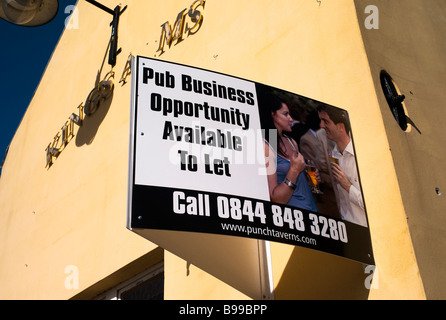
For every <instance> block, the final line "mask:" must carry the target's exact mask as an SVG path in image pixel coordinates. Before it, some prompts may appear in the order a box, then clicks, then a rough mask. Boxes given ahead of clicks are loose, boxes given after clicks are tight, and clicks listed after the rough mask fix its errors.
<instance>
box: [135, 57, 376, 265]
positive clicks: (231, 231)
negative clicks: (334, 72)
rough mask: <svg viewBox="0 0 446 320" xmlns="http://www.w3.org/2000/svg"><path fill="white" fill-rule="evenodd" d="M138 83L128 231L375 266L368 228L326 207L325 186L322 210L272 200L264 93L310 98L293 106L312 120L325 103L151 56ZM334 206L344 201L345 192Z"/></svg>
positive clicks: (141, 64) (142, 61) (138, 63)
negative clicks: (206, 238)
mask: <svg viewBox="0 0 446 320" xmlns="http://www.w3.org/2000/svg"><path fill="white" fill-rule="evenodd" d="M132 77H133V80H132V113H131V141H130V142H131V143H130V145H131V148H130V170H129V175H130V178H129V180H130V182H129V213H128V228H129V229H157V230H174V231H191V232H200V233H211V234H221V235H228V236H238V237H248V238H255V239H263V240H269V241H277V242H282V243H287V244H292V245H297V246H302V247H307V248H311V249H314V250H320V251H324V252H327V253H331V254H335V255H339V256H343V257H346V258H349V259H353V260H357V261H360V262H363V263H367V264H373V263H374V260H373V254H372V248H371V241H370V233H369V230H368V227H367V225H364V224H362V225H361V224H358V223H356V222H355V221H353V222H352V221H349V220H348V219H344V218H343V216H339V217H337V216H333V215H331V214H329V213H328V211H327V212H324V210H326V209H320V208H324V206H322V202H323V201H325V200H324V199H323V196H322V195H323V194H324V193H323V191H324V190H322V195H321V194H316V193H311V192H310V194H311V195H312V197H314V199H312V200H311V201H312V203H314V204H315V205H316V206H315V208H314V210H312V209H309V208H306V207H300V206H296V205H289V204H278V203H275V202H272V201H270V199H271V198H270V185H269V183H268V174H271V173H270V172H269V167H268V168H267V162H268V160H267V158H266V157H265V153H266V150H267V149H268V147H267V146H270V148H272V149H274V148H275V143H270V144H267V143H266V142H265V131H267V130H269V131H271V130H270V129H271V128H265V126H264V122H265V120H264V118H265V114H266V117H268V112H265V110H264V109H265V105H266V104H267V103H269V101H268V98H265V97H266V96H267V95H277V96H280V97H282V98H283V97H286V99H291V100H293V99H294V100H296V101H297V100H300V101H303V102H304V104H305V103H306V102H308V103H306V106H304V107H302V105H301V106H300V107H298V108H297V109H296V110H294V109H293V112H294V113H296V112H297V113H298V114H299V112H300V113H302V112H303V111H302V110H304V113H305V116H307V115H308V114H309V113H311V111H312V108H313V109H314V110H315V108H316V105H317V104H318V102H317V101H315V100H311V99H307V98H304V97H301V96H299V95H296V94H291V93H288V92H284V91H282V90H279V89H275V88H270V87H268V86H264V85H261V84H258V83H255V82H251V81H247V80H243V79H239V78H236V77H232V76H228V75H224V74H220V73H216V72H211V71H207V70H202V69H198V68H192V67H188V66H184V65H179V64H174V63H168V62H163V61H159V60H154V59H150V58H144V57H136V58H134V61H133V68H132ZM286 99H285V100H286ZM285 100H284V101H285ZM291 100H288V101H291ZM288 105H290V108H289V109H290V111H291V109H292V108H293V107H292V106H291V105H292V103H291V102H288ZM314 110H313V111H314ZM302 116H303V115H302ZM303 128H304V129H305V130H304V131H302V132H301V134H300V135H299V137H298V138H295V139H294V140H295V141H296V140H298V141H299V142H300V137H302V135H303V133H305V132H309V131H308V127H305V126H303ZM327 132H328V129H327ZM273 136H274V135H273ZM302 141H303V140H302ZM297 144H298V142H297V141H296V145H297ZM301 151H302V154H303V150H301ZM328 156H331V154H330V155H328V154H327V157H328ZM327 159H328V158H327ZM341 161H342V160H341ZM277 170H279V166H277ZM277 175H278V176H279V172H277ZM305 176H306V179H305V182H306V183H308V186H305V188H307V187H308V188H310V185H311V179H310V178H309V176H308V175H307V174H305ZM358 179H359V177H358ZM319 181H320V182H321V180H320V177H319ZM333 181H334V180H333ZM301 182H302V181H301ZM296 183H298V182H296ZM358 183H359V181H358ZM336 184H339V183H338V182H335V183H334V185H335V188H336ZM322 185H323V183H322V182H321V186H322ZM352 185H355V183H352ZM297 189H299V188H297ZM357 189H358V192H359V195H361V194H360V192H361V188H360V185H359V188H357ZM296 192H297V191H296ZM325 194H326V195H328V193H325ZM331 200H333V203H334V204H335V205H334V206H335V207H336V203H337V202H338V203H339V202H340V201H342V200H340V196H338V195H337V193H336V192H334V193H333V197H332V199H331ZM319 204H321V206H319ZM325 207H326V206H325ZM336 210H338V207H336ZM364 214H365V208H364ZM364 217H365V221H366V216H364Z"/></svg>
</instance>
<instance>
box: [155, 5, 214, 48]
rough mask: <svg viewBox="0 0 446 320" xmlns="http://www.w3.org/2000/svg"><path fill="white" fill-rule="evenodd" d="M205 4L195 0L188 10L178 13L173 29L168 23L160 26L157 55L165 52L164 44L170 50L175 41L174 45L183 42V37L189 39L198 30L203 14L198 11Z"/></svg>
mask: <svg viewBox="0 0 446 320" xmlns="http://www.w3.org/2000/svg"><path fill="white" fill-rule="evenodd" d="M205 4H206V0H196V1H195V2H194V3H192V5H191V6H190V8H189V10H187V8H185V9H183V10H182V11H180V13H178V15H177V19H176V20H175V23H174V24H173V27H172V25H171V24H170V23H169V21H166V22H164V23H163V24H162V25H161V37H160V42H159V47H158V50H157V51H156V52H159V55H162V54H163V53H164V52H165V51H164V46H165V45H166V44H167V45H168V46H169V48H170V47H171V45H172V43H174V42H175V41H176V44H175V45H177V44H178V43H180V42H181V41H183V40H184V39H183V36H184V35H186V36H187V37H189V36H190V35H194V34H196V33H197V32H198V30H200V28H201V25H202V24H203V14H202V12H201V11H199V10H198V9H199V8H200V7H202V8H203V9H204V6H205Z"/></svg>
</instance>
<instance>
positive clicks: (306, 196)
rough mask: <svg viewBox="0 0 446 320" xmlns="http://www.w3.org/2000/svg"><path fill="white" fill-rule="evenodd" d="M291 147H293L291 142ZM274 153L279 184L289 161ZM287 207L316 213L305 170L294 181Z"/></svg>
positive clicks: (287, 168)
mask: <svg viewBox="0 0 446 320" xmlns="http://www.w3.org/2000/svg"><path fill="white" fill-rule="evenodd" d="M288 139H289V138H288ZM290 142H291V140H290ZM291 145H292V146H293V147H294V144H293V143H292V142H291ZM296 151H297V150H296ZM274 153H275V155H276V159H277V160H276V166H277V169H276V170H277V171H276V172H277V183H278V184H281V183H282V182H283V180H285V177H286V175H287V173H288V171H289V170H290V161H289V160H287V159H285V158H283V157H281V156H280V155H279V154H278V153H277V152H275V151H274ZM287 205H288V206H293V207H297V208H301V209H306V210H310V211H313V212H317V207H316V203H315V202H314V198H313V193H312V192H311V189H310V186H309V185H308V180H307V177H306V174H305V170H304V171H302V172H301V173H299V176H298V177H297V181H296V189H295V190H294V192H293V195H292V196H291V199H290V200H289V201H288V203H287Z"/></svg>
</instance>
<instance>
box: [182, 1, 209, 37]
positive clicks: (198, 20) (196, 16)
mask: <svg viewBox="0 0 446 320" xmlns="http://www.w3.org/2000/svg"><path fill="white" fill-rule="evenodd" d="M205 4H206V0H196V1H195V2H194V3H192V5H191V6H190V9H189V12H188V13H187V14H188V16H189V17H190V20H191V21H192V22H194V23H195V24H194V25H193V26H192V27H189V24H188V23H186V29H185V30H186V32H188V34H187V35H188V36H190V35H191V34H192V35H194V34H196V33H197V32H198V30H200V28H201V25H202V24H203V14H202V13H201V12H200V11H198V10H197V9H198V8H199V7H200V6H201V7H203V9H204V6H205Z"/></svg>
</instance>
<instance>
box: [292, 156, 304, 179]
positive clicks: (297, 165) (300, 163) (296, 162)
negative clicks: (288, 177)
mask: <svg viewBox="0 0 446 320" xmlns="http://www.w3.org/2000/svg"><path fill="white" fill-rule="evenodd" d="M290 170H296V172H297V173H298V174H299V173H301V172H302V171H304V170H305V159H304V156H303V155H302V153H297V152H293V153H292V154H291V157H290Z"/></svg>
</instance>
